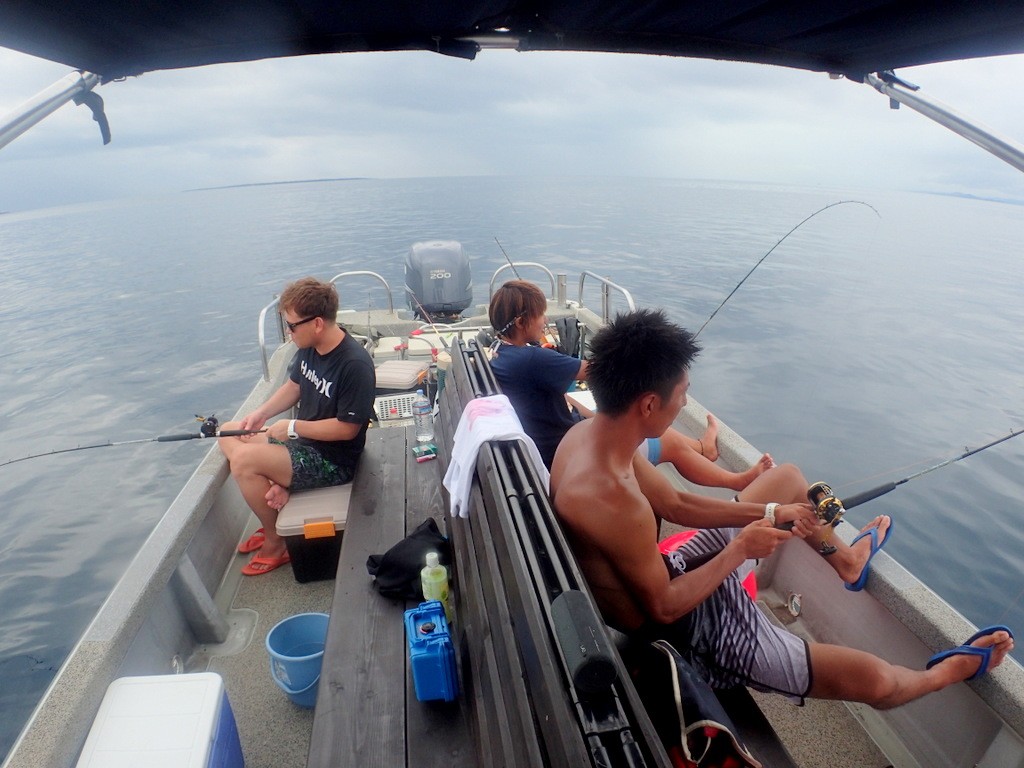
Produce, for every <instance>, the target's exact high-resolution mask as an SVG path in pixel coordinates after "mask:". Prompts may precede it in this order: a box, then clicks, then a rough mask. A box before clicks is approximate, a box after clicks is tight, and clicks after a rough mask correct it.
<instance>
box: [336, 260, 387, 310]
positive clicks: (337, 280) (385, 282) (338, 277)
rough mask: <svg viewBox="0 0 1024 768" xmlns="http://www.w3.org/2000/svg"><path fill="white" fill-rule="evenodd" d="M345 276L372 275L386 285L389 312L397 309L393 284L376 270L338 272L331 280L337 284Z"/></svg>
mask: <svg viewBox="0 0 1024 768" xmlns="http://www.w3.org/2000/svg"><path fill="white" fill-rule="evenodd" d="M345 277H372V278H373V279H374V280H376V281H378V282H379V283H380V284H381V285H383V286H384V293H385V295H387V297H388V312H392V313H393V312H394V311H395V301H394V299H393V298H392V297H391V286H390V285H388V281H387V280H385V279H384V278H383V277H381V276H380V275H378V274H377V273H376V272H371V271H370V270H368V269H357V270H353V271H351V272H339V273H338V274H336V275H335V276H334V277H332V278H331V282H332V283H334V284H335V285H337V284H338V282H339V281H340V280H341V279H342V278H345Z"/></svg>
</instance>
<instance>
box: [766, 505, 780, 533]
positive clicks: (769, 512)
mask: <svg viewBox="0 0 1024 768" xmlns="http://www.w3.org/2000/svg"><path fill="white" fill-rule="evenodd" d="M778 507H779V505H778V504H776V503H775V502H774V501H773V502H770V503H768V504H765V505H764V516H765V519H766V520H767V521H768V522H769V523H771V524H772V527H773V528H774V527H775V510H776V509H778Z"/></svg>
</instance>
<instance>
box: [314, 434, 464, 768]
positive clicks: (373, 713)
mask: <svg viewBox="0 0 1024 768" xmlns="http://www.w3.org/2000/svg"><path fill="white" fill-rule="evenodd" d="M414 443H415V436H414V434H413V431H412V428H411V427H408V428H406V427H392V428H387V429H371V430H370V431H369V432H368V433H367V436H366V449H365V451H364V453H363V456H362V458H361V459H360V462H359V468H358V470H357V472H356V477H355V479H354V480H353V488H352V502H351V504H350V506H349V514H348V521H347V523H346V530H345V536H344V540H343V543H342V548H341V556H340V559H339V562H338V578H337V582H336V586H335V592H334V601H333V604H332V606H331V621H330V625H329V628H328V636H327V643H326V647H325V649H324V662H323V668H322V670H321V677H320V688H319V693H318V698H317V704H316V711H315V714H314V720H313V732H312V736H311V739H310V746H309V757H308V763H307V764H308V765H309V766H310V768H337V766H364V765H365V766H388V767H389V768H390V767H391V766H405V765H408V766H410V767H411V766H416V767H417V768H432V767H433V766H437V768H460V767H461V766H467V768H468V766H474V765H476V763H475V761H474V759H473V757H472V754H473V752H474V750H473V746H472V735H471V733H470V730H469V726H468V720H467V717H466V714H465V709H466V707H465V698H464V697H460V698H459V699H458V700H456V701H454V702H452V703H450V704H446V703H444V702H420V701H417V700H416V696H415V693H414V691H413V687H412V678H411V676H410V673H409V670H408V650H407V642H406V639H405V629H404V624H403V614H404V611H405V609H406V608H409V607H413V606H414V605H415V603H411V602H410V603H408V604H407V603H406V602H405V601H402V600H391V599H388V598H385V597H382V596H381V595H380V594H378V593H377V591H376V590H375V588H374V587H373V584H372V581H371V579H370V576H369V574H368V573H367V570H366V559H367V557H369V556H370V555H374V554H380V553H383V552H385V551H387V549H388V548H390V547H391V546H392V545H394V544H395V543H397V542H398V541H400V540H401V539H403V538H404V537H405V536H406V535H407V533H409V532H411V531H412V530H413V529H414V528H416V526H417V525H419V524H420V523H421V522H423V520H425V519H426V518H427V517H433V518H434V519H435V520H437V521H438V522H439V523H441V522H443V520H444V517H445V515H444V509H443V507H442V498H441V491H440V489H441V475H440V466H439V465H440V462H437V461H428V462H424V463H421V464H420V463H416V461H415V459H414V458H413V456H412V450H411V446H412V445H413V444H414Z"/></svg>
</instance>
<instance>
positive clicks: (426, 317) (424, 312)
mask: <svg viewBox="0 0 1024 768" xmlns="http://www.w3.org/2000/svg"><path fill="white" fill-rule="evenodd" d="M405 290H406V293H408V294H409V296H411V297H412V300H413V301H415V302H416V306H417V307H419V310H420V314H422V315H423V319H424V320H426V321H427V324H428V325H429V326H430V327H431V328H433V329H434V334H435V335H436V336H437V338H438V340H439V341H440V342H441V346H443V347H444V348H445V349H446V350H448V351H451V347H450V346H449V345H448V342H447V341H445V339H444V336H442V335H441V331H439V330H438V329H437V326H436V325H434V321H433V319H432V318H431V317H430V313H429V312H427V310H426V309H425V308H424V307H423V305H422V304H420V300H419V299H418V298H416V294H415V293H413V292H412V291H411V290H409V288H408V287H406V289H405ZM416 333H419V332H418V331H417V332H416ZM409 335H410V336H412V335H413V334H411V333H410V334H409ZM431 349H434V347H433V346H431Z"/></svg>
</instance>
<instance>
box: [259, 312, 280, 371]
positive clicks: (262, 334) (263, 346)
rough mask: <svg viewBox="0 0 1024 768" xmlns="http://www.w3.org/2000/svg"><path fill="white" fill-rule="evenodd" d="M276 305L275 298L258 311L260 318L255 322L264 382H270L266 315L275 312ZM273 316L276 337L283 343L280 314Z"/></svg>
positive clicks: (276, 313)
mask: <svg viewBox="0 0 1024 768" xmlns="http://www.w3.org/2000/svg"><path fill="white" fill-rule="evenodd" d="M277 303H278V300H277V298H276V297H275V299H274V300H273V301H272V302H270V303H269V304H267V306H265V307H264V308H263V309H261V310H260V318H259V320H258V321H257V322H258V327H257V329H256V334H257V337H258V339H259V345H260V362H261V363H262V367H263V380H264V381H270V359H269V358H268V357H267V333H266V329H267V313H268V312H270V311H271V310H276V309H277ZM274 314H275V315H277V329H278V337H279V339H280V341H281V342H283V341H284V319H283V318H282V317H281V313H280V312H274ZM278 343H280V342H278Z"/></svg>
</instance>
